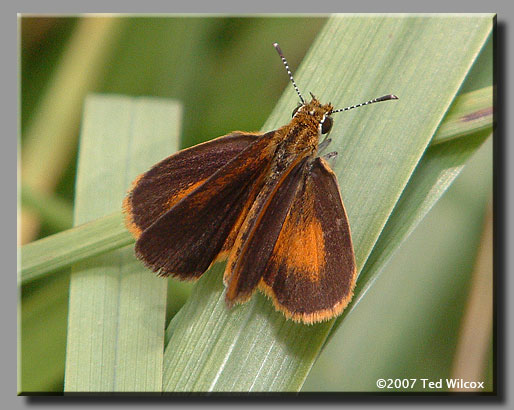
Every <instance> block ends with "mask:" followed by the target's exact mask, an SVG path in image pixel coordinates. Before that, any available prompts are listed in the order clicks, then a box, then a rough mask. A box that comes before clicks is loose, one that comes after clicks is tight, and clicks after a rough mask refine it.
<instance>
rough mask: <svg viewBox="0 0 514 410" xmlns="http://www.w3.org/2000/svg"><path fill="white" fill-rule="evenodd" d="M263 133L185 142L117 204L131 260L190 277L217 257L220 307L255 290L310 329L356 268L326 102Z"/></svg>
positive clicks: (344, 296) (341, 298)
mask: <svg viewBox="0 0 514 410" xmlns="http://www.w3.org/2000/svg"><path fill="white" fill-rule="evenodd" d="M274 47H275V49H276V50H277V52H278V54H279V56H280V58H281V59H282V62H283V64H284V66H285V68H286V70H287V73H288V75H289V78H290V80H291V82H292V84H293V86H294V88H295V90H296V92H297V94H298V96H299V97H300V103H299V104H298V106H297V107H296V108H295V109H294V111H293V114H292V120H291V122H290V123H289V124H286V125H284V126H282V127H280V128H278V129H276V130H273V131H269V132H266V133H252V132H242V131H234V132H232V133H230V134H227V135H225V136H222V137H219V138H216V139H213V140H211V141H208V142H205V143H203V144H199V145H196V146H194V147H191V148H188V149H184V150H182V151H180V152H178V153H176V154H174V155H171V156H169V157H168V158H166V159H164V160H162V161H161V162H159V163H158V164H156V165H155V166H153V167H152V168H151V169H150V170H149V171H147V172H146V173H144V174H142V175H140V176H139V177H138V178H137V179H136V180H135V181H134V182H133V185H132V188H131V190H130V191H129V193H128V195H127V197H126V198H125V200H124V203H123V209H124V213H125V218H126V225H127V227H128V229H129V230H130V232H132V234H133V235H134V237H135V238H136V239H137V241H136V245H135V253H136V256H137V257H138V258H139V259H140V260H141V261H142V262H143V263H144V264H145V265H146V266H147V267H148V268H150V269H151V270H153V271H155V272H157V273H158V274H159V275H160V276H164V277H167V276H172V277H175V278H178V279H182V280H195V279H198V278H199V277H200V276H202V275H203V274H204V272H206V271H207V270H208V269H209V267H210V266H211V265H212V264H213V263H215V262H216V261H222V260H227V263H226V268H225V272H224V275H223V281H224V283H225V285H226V288H227V289H226V294H225V300H226V302H227V305H228V306H232V305H233V304H235V303H243V302H246V301H247V300H248V299H249V298H250V297H251V296H252V294H253V293H254V292H255V290H256V289H259V290H260V291H262V292H263V293H264V294H266V295H267V296H269V297H270V298H271V300H272V301H273V304H274V306H275V308H276V309H277V310H279V311H281V312H282V313H283V314H284V315H285V316H286V317H287V318H289V319H292V320H294V321H298V322H302V323H306V324H311V323H316V322H320V321H324V320H328V319H331V318H333V317H335V316H337V315H338V314H340V313H341V312H342V311H343V310H344V308H345V307H346V306H347V305H348V303H349V302H350V300H351V298H352V295H353V289H354V287H355V282H356V264H355V254H354V250H353V245H352V240H351V233H350V226H349V222H348V217H347V214H346V211H345V208H344V205H343V201H342V199H341V195H340V192H339V188H338V183H337V178H336V176H335V174H334V172H333V171H332V170H331V168H330V166H329V164H328V162H327V159H329V158H330V157H333V156H335V155H336V154H337V153H329V154H327V155H325V156H321V157H320V156H318V150H319V149H320V148H321V149H323V148H324V147H326V146H327V145H328V143H329V142H330V139H329V138H327V137H325V139H324V141H323V142H321V143H319V140H320V138H321V136H322V135H328V133H329V131H330V129H331V128H332V124H333V119H332V114H334V113H336V112H341V111H347V110H350V109H353V108H357V107H360V106H363V105H368V104H373V103H376V102H380V101H387V100H394V99H397V97H396V96H394V95H385V96H383V97H380V98H375V99H373V100H370V101H367V102H365V103H361V104H358V105H354V106H350V107H346V108H343V109H336V110H335V109H334V107H333V106H332V105H331V104H330V103H329V104H322V103H321V102H320V101H319V100H318V99H317V98H316V97H315V96H314V95H312V93H311V100H310V101H306V100H305V99H304V97H303V96H302V94H301V93H300V91H299V89H298V86H297V85H296V82H295V80H294V78H293V75H292V73H291V70H290V68H289V65H288V63H287V61H286V59H285V57H284V55H283V53H282V51H281V49H280V47H279V45H278V44H277V43H275V44H274Z"/></svg>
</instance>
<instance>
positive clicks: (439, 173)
mask: <svg viewBox="0 0 514 410" xmlns="http://www.w3.org/2000/svg"><path fill="white" fill-rule="evenodd" d="M490 134H491V130H485V131H479V132H477V133H475V134H473V135H471V136H466V138H459V139H455V140H450V141H447V142H445V143H440V144H436V145H433V146H431V147H430V148H429V149H428V150H427V152H426V153H425V155H424V156H423V158H422V160H421V161H420V163H419V165H418V167H417V168H416V171H415V172H414V175H413V176H412V179H411V180H410V181H409V183H408V185H407V187H406V188H405V190H404V192H403V194H402V196H401V197H400V200H399V201H398V204H397V205H396V208H395V209H394V211H393V213H392V214H391V217H390V218H389V220H388V221H387V224H386V226H385V227H384V230H383V231H382V233H381V234H380V237H379V240H378V241H377V243H376V245H375V247H374V248H373V252H372V253H371V255H370V257H369V259H368V260H367V262H366V265H365V266H364V268H363V269H362V272H361V274H360V275H359V281H358V283H357V286H356V288H355V292H354V297H353V300H352V303H351V305H350V306H349V307H348V308H347V309H346V310H345V311H344V312H343V314H342V315H341V316H339V317H338V318H337V319H336V321H335V325H334V327H333V329H332V331H331V333H330V335H331V336H332V335H333V334H334V332H335V330H337V328H338V327H339V326H340V325H341V324H342V323H343V321H344V318H345V317H346V316H347V315H349V314H351V312H352V311H353V309H354V308H355V307H356V306H357V304H358V303H359V301H360V300H361V299H362V298H363V297H364V295H365V294H366V292H367V290H368V289H369V288H370V287H371V286H372V285H373V282H374V281H375V280H376V279H377V277H378V275H379V274H380V272H381V270H382V268H383V267H384V266H385V265H386V264H387V262H388V261H389V259H390V258H391V256H392V255H393V253H394V252H395V251H396V250H397V249H398V248H399V245H400V244H401V243H402V242H403V241H404V240H405V238H407V237H408V236H409V235H410V234H411V233H412V231H413V230H414V229H415V228H416V226H417V225H418V224H419V222H421V220H422V219H423V218H424V217H425V216H426V214H427V213H428V211H429V210H430V209H431V208H432V206H433V205H434V204H435V203H436V202H437V201H438V200H439V199H440V198H441V196H442V195H443V194H444V192H445V191H446V189H447V188H448V187H449V186H450V185H451V184H452V182H453V181H454V180H455V178H456V177H457V176H458V175H459V174H460V172H461V171H462V168H463V167H464V165H465V164H466V161H467V160H468V159H469V158H470V157H471V155H472V154H474V153H475V152H476V150H477V149H478V148H479V147H480V145H481V144H482V143H483V142H484V141H485V140H486V139H487V138H488V137H489V136H490Z"/></svg>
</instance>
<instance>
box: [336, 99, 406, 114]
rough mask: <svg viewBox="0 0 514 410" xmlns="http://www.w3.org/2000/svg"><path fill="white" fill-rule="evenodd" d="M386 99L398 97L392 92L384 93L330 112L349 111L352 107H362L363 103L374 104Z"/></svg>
mask: <svg viewBox="0 0 514 410" xmlns="http://www.w3.org/2000/svg"><path fill="white" fill-rule="evenodd" d="M388 100H398V97H397V96H396V95H393V94H388V95H384V96H382V97H378V98H374V99H373V100H369V101H366V102H364V103H360V104H357V105H352V106H350V107H346V108H340V109H338V110H332V111H331V112H330V114H333V113H335V112H341V111H349V110H353V109H354V108H358V107H362V106H363V105H369V104H374V103H377V102H380V101H388Z"/></svg>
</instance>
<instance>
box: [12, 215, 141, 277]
mask: <svg viewBox="0 0 514 410" xmlns="http://www.w3.org/2000/svg"><path fill="white" fill-rule="evenodd" d="M132 242H134V238H133V237H132V235H130V233H129V232H128V231H127V229H126V228H125V223H124V222H123V215H122V214H121V212H117V213H115V214H112V215H108V216H105V217H103V218H99V219H96V220H94V221H91V222H88V223H85V224H82V225H79V226H77V227H75V228H72V229H68V230H66V231H63V232H60V233H57V234H55V235H52V236H48V237H46V238H43V239H40V240H38V241H34V242H32V243H29V244H27V245H25V246H23V247H22V249H21V274H20V279H21V281H22V283H27V282H29V281H31V280H34V279H38V278H40V277H42V276H44V275H46V274H48V273H50V272H53V271H56V270H58V269H62V268H66V267H68V266H71V265H73V264H74V263H76V262H79V261H81V260H84V259H87V258H90V257H92V256H98V255H100V254H102V253H105V252H107V251H110V250H113V249H118V248H121V247H122V246H126V245H129V244H131V243H132Z"/></svg>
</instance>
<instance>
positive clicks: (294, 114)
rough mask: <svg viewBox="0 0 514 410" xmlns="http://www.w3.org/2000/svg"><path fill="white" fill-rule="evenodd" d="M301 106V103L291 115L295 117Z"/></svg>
mask: <svg viewBox="0 0 514 410" xmlns="http://www.w3.org/2000/svg"><path fill="white" fill-rule="evenodd" d="M300 107H301V105H299V106H298V107H296V108H295V109H294V110H293V113H292V114H291V117H294V115H295V114H296V111H298V109H299V108H300Z"/></svg>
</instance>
